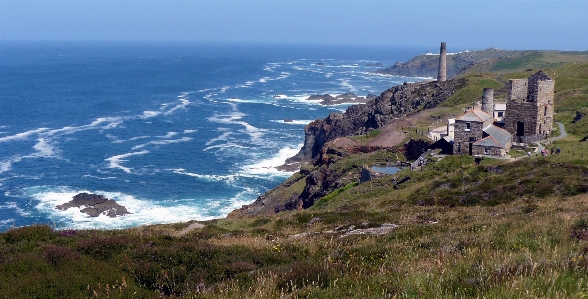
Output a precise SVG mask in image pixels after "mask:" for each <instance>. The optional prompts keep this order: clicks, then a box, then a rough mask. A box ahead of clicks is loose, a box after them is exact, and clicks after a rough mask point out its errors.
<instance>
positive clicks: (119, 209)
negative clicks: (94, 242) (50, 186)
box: [55, 193, 130, 218]
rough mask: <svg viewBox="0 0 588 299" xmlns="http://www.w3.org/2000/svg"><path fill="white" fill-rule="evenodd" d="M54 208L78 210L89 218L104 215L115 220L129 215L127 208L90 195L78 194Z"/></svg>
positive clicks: (100, 196)
mask: <svg viewBox="0 0 588 299" xmlns="http://www.w3.org/2000/svg"><path fill="white" fill-rule="evenodd" d="M55 208H56V209H58V210H64V211H65V210H67V209H69V208H79V209H80V212H82V213H86V214H88V215H89V216H91V217H98V216H100V215H106V216H108V217H112V218H115V217H117V216H124V215H127V214H130V213H129V212H128V211H127V208H125V207H124V206H121V205H120V204H118V203H117V202H116V201H115V200H113V199H108V198H106V197H104V196H102V195H98V194H90V193H79V194H77V195H76V196H74V197H73V199H72V200H71V201H69V202H66V203H64V204H62V205H57V206H56V207H55Z"/></svg>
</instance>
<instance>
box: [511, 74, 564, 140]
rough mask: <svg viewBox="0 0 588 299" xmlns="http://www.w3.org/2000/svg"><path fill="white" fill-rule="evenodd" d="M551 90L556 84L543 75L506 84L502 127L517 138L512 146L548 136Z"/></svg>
mask: <svg viewBox="0 0 588 299" xmlns="http://www.w3.org/2000/svg"><path fill="white" fill-rule="evenodd" d="M554 87H555V81H554V80H552V79H551V78H550V77H549V76H548V75H547V74H545V73H544V72H543V71H538V72H536V73H534V74H533V75H531V76H530V77H529V78H527V79H513V80H510V81H509V93H508V100H507V102H506V116H505V119H504V127H505V129H506V130H507V131H509V132H510V133H511V134H513V135H515V136H516V137H515V140H514V142H515V143H517V144H521V143H522V144H527V143H531V142H535V141H537V140H540V139H543V138H545V136H546V135H548V134H549V133H550V132H551V130H552V127H553V112H554V111H553V110H554V101H553V96H554Z"/></svg>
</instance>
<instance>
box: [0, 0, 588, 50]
mask: <svg viewBox="0 0 588 299" xmlns="http://www.w3.org/2000/svg"><path fill="white" fill-rule="evenodd" d="M0 40H1V41H15V40H26V41H37V40H38V41H180V42H183V41H188V42H231V43H232V42H248V43H278V44H330V45H369V46H398V47H422V46H428V45H438V44H439V43H440V42H442V41H444V42H447V45H448V49H451V48H450V45H452V46H453V47H454V48H460V49H485V48H488V47H497V48H501V49H512V50H523V49H536V50H580V51H586V50H588V1H587V0H551V1H542V0H492V1H484V0H388V1H373V0H362V1H357V0H338V1H334V0H272V1H267V0H240V1H238V0H214V1H210V0H193V1H186V0H184V1H176V0H167V1H161V0H155V1H149V0H146V1H145V0H118V1H113V0H109V1H106V0H102V1H98V0H84V1H81V0H80V1H75V0H69V1H57V0H45V1H26V0H18V1H14V0H0Z"/></svg>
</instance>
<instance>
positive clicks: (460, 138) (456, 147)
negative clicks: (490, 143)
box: [453, 120, 484, 154]
mask: <svg viewBox="0 0 588 299" xmlns="http://www.w3.org/2000/svg"><path fill="white" fill-rule="evenodd" d="M466 123H468V122H466V121H459V120H457V121H455V132H454V138H453V153H454V154H468V153H469V150H470V143H472V142H476V141H478V140H480V139H482V136H483V134H484V132H483V131H482V129H483V128H484V127H483V126H484V123H481V122H469V123H470V130H469V131H466ZM470 138H475V139H476V140H475V141H472V142H470Z"/></svg>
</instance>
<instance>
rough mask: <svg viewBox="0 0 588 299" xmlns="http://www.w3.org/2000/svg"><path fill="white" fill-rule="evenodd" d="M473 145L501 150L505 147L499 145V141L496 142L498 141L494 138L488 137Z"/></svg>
mask: <svg viewBox="0 0 588 299" xmlns="http://www.w3.org/2000/svg"><path fill="white" fill-rule="evenodd" d="M473 145H479V146H488V147H500V148H502V147H504V146H503V145H500V143H498V141H496V139H494V138H492V136H488V137H486V138H484V139H481V140H478V141H477V142H476V143H474V144H473Z"/></svg>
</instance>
